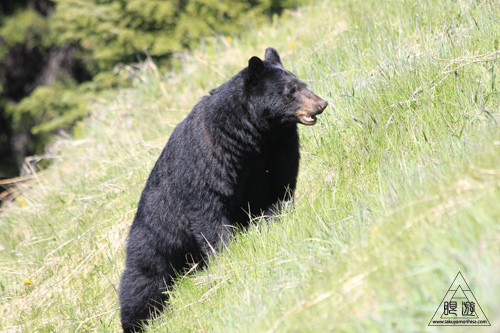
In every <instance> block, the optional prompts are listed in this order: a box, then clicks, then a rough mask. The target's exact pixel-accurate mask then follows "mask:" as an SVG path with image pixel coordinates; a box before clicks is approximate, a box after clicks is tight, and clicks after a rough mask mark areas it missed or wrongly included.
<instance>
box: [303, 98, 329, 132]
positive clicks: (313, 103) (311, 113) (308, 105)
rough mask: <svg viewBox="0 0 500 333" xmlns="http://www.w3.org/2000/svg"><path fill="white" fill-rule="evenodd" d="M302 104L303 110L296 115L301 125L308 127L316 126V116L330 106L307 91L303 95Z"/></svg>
mask: <svg viewBox="0 0 500 333" xmlns="http://www.w3.org/2000/svg"><path fill="white" fill-rule="evenodd" d="M301 102H302V103H301V104H302V108H301V109H300V110H299V111H297V112H296V113H295V115H296V116H297V118H298V120H299V122H300V123H301V124H304V125H308V126H311V125H314V124H316V120H317V119H316V116H317V115H318V114H321V113H322V112H323V111H324V110H325V109H326V107H327V106H328V102H327V101H325V100H324V99H323V98H321V97H319V96H318V95H316V94H315V93H313V92H312V91H310V90H306V91H305V92H304V93H303V94H302V98H301Z"/></svg>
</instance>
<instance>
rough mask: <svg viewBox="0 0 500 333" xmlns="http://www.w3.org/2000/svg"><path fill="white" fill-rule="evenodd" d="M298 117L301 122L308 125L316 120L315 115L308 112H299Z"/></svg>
mask: <svg viewBox="0 0 500 333" xmlns="http://www.w3.org/2000/svg"><path fill="white" fill-rule="evenodd" d="M298 118H299V121H300V123H301V124H304V125H308V126H311V125H314V124H316V120H317V119H316V115H308V114H299V115H298Z"/></svg>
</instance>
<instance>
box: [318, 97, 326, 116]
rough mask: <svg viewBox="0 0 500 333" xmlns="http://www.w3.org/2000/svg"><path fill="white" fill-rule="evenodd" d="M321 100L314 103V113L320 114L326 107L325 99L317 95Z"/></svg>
mask: <svg viewBox="0 0 500 333" xmlns="http://www.w3.org/2000/svg"><path fill="white" fill-rule="evenodd" d="M318 98H319V99H320V100H321V101H320V102H319V103H318V104H317V105H316V114H320V113H321V112H323V111H324V110H325V109H326V107H327V106H328V102H327V101H325V100H324V99H322V98H320V97H318Z"/></svg>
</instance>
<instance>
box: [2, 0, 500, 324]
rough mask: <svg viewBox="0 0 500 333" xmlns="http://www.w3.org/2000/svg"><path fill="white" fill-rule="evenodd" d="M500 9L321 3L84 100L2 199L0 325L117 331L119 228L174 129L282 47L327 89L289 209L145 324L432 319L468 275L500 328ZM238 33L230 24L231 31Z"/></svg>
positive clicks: (428, 2)
mask: <svg viewBox="0 0 500 333" xmlns="http://www.w3.org/2000/svg"><path fill="white" fill-rule="evenodd" d="M499 14H500V6H499V5H498V3H497V2H495V1H461V0H457V1H451V0H450V1H445V0H441V1H439V0H420V1H396V0H388V1H383V2H381V1H374V0H363V1H361V0H359V1H357V0H352V1H347V0H339V1H332V2H320V3H318V4H316V5H314V6H311V7H307V8H303V9H301V10H298V11H296V12H292V13H289V15H288V17H285V18H282V19H277V20H276V21H275V22H274V24H272V25H271V26H266V27H262V28H260V29H255V30H253V31H249V32H246V33H244V34H243V35H242V36H240V37H238V38H233V39H232V41H231V42H228V40H226V39H224V38H220V39H215V40H214V41H209V42H207V43H206V45H205V46H204V47H202V48H200V49H199V50H197V51H196V52H193V54H192V55H191V56H190V57H189V59H187V60H186V61H185V64H184V66H182V67H181V68H179V69H178V70H176V71H173V72H170V73H166V74H161V75H160V74H158V72H157V71H156V69H155V67H154V65H153V64H151V63H148V62H146V63H144V64H142V65H141V66H138V67H136V68H128V70H129V74H130V76H131V77H132V79H133V80H135V88H133V89H129V90H122V91H118V92H116V93H110V95H109V97H108V98H106V99H103V100H95V101H93V102H92V103H91V106H90V109H89V112H90V116H89V118H88V119H86V120H85V122H83V123H82V124H80V125H79V126H78V127H77V129H76V131H75V138H74V139H64V138H61V139H60V140H59V141H58V142H57V143H56V144H55V145H54V147H53V165H52V167H51V168H49V169H48V170H46V171H45V172H43V173H40V174H36V175H34V184H33V185H32V186H31V187H30V188H29V189H28V190H26V191H25V192H24V193H23V194H22V196H19V197H18V198H17V202H16V203H15V204H13V205H11V206H10V207H7V208H6V209H5V210H4V211H3V212H1V216H0V217H1V221H0V230H1V231H0V292H1V296H0V328H1V329H2V330H5V331H26V332H34V331H41V332H45V331H62V332H73V331H109V332H114V331H117V330H118V329H119V312H118V299H117V294H116V290H117V288H118V283H119V276H120V274H121V271H122V269H123V265H124V259H125V256H124V245H125V239H126V235H127V232H128V228H129V227H130V223H131V221H132V219H133V216H134V213H135V209H136V204H137V201H138V199H139V195H140V193H141V191H142V187H143V186H144V183H145V180H146V177H147V176H148V174H149V172H150V170H151V168H152V166H153V164H154V162H155V161H156V159H157V157H158V156H159V153H160V151H161V149H162V148H163V146H164V144H165V142H166V140H167V138H168V135H169V133H170V132H171V130H172V129H173V128H174V127H175V125H176V124H177V123H178V122H179V121H180V120H181V119H182V118H183V117H184V116H185V115H186V114H187V112H189V110H190V109H191V107H192V106H193V105H194V104H195V103H196V101H197V100H198V99H199V98H200V97H201V96H203V95H204V94H207V92H208V90H210V89H212V88H214V87H216V86H218V85H219V84H221V83H223V82H224V81H225V80H227V79H228V78H229V77H231V76H232V75H233V74H234V73H236V72H237V71H238V70H240V69H241V68H242V67H244V66H246V63H247V61H248V58H250V56H252V55H259V56H263V52H264V49H265V47H267V46H274V47H276V48H277V49H278V51H280V52H281V54H282V60H283V63H284V65H285V67H287V68H289V69H291V70H292V71H293V72H295V73H296V74H297V75H298V76H299V77H300V78H302V79H304V80H305V81H307V82H308V84H309V86H310V87H312V89H313V90H314V91H315V92H317V93H318V94H319V95H321V96H322V97H324V98H326V99H328V100H329V102H330V106H329V108H328V109H327V110H326V111H325V113H323V114H322V115H321V116H320V119H319V121H318V124H317V125H315V126H314V127H311V128H305V127H301V133H300V134H301V140H302V148H301V151H302V162H301V170H300V174H299V184H298V189H297V196H296V200H295V205H294V208H293V209H292V210H291V211H287V212H284V213H283V216H281V217H280V218H279V219H275V220H273V221H269V222H264V221H259V222H258V223H256V225H255V226H252V227H251V228H250V229H249V230H248V232H245V233H242V234H241V235H240V236H239V237H238V239H237V240H236V241H235V242H233V243H232V244H230V245H229V246H228V247H227V248H226V249H224V251H223V252H222V253H221V254H220V255H219V256H218V258H217V259H216V260H215V259H214V260H212V262H211V264H210V266H209V267H208V268H207V269H206V270H203V271H200V272H196V273H195V274H191V275H188V276H184V277H181V278H180V279H179V283H178V284H177V287H176V289H175V291H174V292H173V293H172V296H171V306H170V307H169V308H168V309H167V310H166V311H165V314H164V315H163V316H162V317H160V318H158V319H157V320H156V321H154V322H153V323H152V325H151V328H150V329H151V331H155V332H163V331H171V332H180V331H209V332H218V331H252V332H253V331H310V330H317V331H329V330H345V331H366V330H370V331H384V332H385V331H401V330H411V331H420V330H425V329H427V324H428V323H429V321H430V319H431V318H432V316H433V314H434V312H435V311H436V308H437V307H438V306H439V304H440V302H441V300H442V298H443V296H444V294H445V293H446V291H447V289H448V287H449V286H450V284H451V282H452V281H453V279H454V277H455V276H456V274H457V273H458V271H461V272H462V274H463V275H464V277H465V279H466V280H467V282H468V283H469V286H470V287H471V288H472V290H473V292H474V295H475V296H476V299H477V300H478V302H479V303H480V305H481V308H482V309H483V311H484V312H485V314H486V316H487V317H488V319H489V321H490V322H491V323H492V327H488V328H486V330H491V331H498V330H499V329H500V315H499V314H500V301H499V300H498V295H500V282H498V278H497V276H498V275H499V274H500V268H499V267H500V259H499V257H498V253H499V250H500V226H499V223H498V222H499V220H500V209H499V208H498V206H497V203H498V202H499V200H500V131H499V128H498V122H499V121H500V108H499V105H500V104H499V102H500V95H499V90H498V87H499V86H500V82H499V79H498V76H499V74H500V70H499V69H498V62H497V59H498V56H499V53H500V52H499V48H500V46H499V43H500V23H499V22H500V21H499V19H500V18H499ZM233 37H234V36H233Z"/></svg>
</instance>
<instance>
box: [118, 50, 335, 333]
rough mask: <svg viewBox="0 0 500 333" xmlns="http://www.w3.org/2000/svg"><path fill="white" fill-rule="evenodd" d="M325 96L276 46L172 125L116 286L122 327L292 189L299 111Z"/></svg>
mask: <svg viewBox="0 0 500 333" xmlns="http://www.w3.org/2000/svg"><path fill="white" fill-rule="evenodd" d="M308 103H309V104H308ZM326 104H327V103H326V101H323V100H322V99H321V98H319V97H318V96H316V95H314V94H313V93H312V92H311V91H309V90H308V89H307V88H306V86H305V84H304V83H303V82H302V81H300V80H299V79H297V77H295V75H293V74H292V73H290V72H288V71H286V70H284V69H283V65H282V64H281V60H280V57H279V55H278V52H277V51H276V50H274V49H272V48H269V49H267V50H266V58H265V60H264V61H262V60H261V59H259V58H257V57H252V58H251V59H250V60H249V66H248V67H247V68H245V69H243V70H242V71H241V72H239V73H238V74H236V75H235V76H234V77H233V78H232V79H230V80H229V81H228V82H226V83H224V84H223V85H222V86H220V87H219V88H216V89H214V90H212V91H211V92H210V96H205V97H203V98H202V99H201V101H200V102H199V103H198V104H197V105H196V106H195V107H194V108H193V110H192V111H191V113H190V114H189V115H188V116H187V117H186V119H184V121H182V122H181V123H180V124H179V125H178V126H177V128H176V129H175V130H174V132H173V133H172V135H171V137H170V139H169V141H168V143H167V145H166V147H165V149H164V150H163V152H162V153H161V156H160V158H159V159H158V161H157V162H156V165H155V166H154V168H153V170H152V171H151V174H150V176H149V178H148V180H147V183H146V186H145V188H144V191H143V193H142V196H141V199H140V201H139V205H138V208H137V214H136V216H135V219H134V222H133V224H132V227H131V229H130V234H129V238H128V245H127V261H126V269H125V271H124V273H123V277H122V281H121V286H120V304H121V318H122V325H123V329H124V331H126V332H133V331H134V330H137V331H139V330H140V325H141V323H143V322H144V320H147V319H148V318H150V317H151V315H153V314H154V313H155V312H156V311H158V310H161V309H162V306H163V304H164V302H165V301H166V298H167V297H166V295H165V293H163V292H164V291H165V290H166V288H168V287H169V286H171V285H172V282H173V278H174V277H175V276H176V273H177V272H181V271H183V270H185V269H186V268H187V267H189V264H190V263H198V262H199V263H203V262H206V259H207V258H208V256H209V255H210V253H212V251H218V249H219V247H220V245H221V242H226V241H227V240H228V239H229V238H230V237H231V235H232V234H233V233H234V231H235V227H236V226H243V227H245V226H247V225H248V223H249V219H250V218H249V214H250V216H259V215H262V214H265V215H272V214H273V213H274V212H275V207H276V205H278V204H279V203H280V202H281V201H283V200H284V201H288V200H290V199H291V198H292V196H293V191H294V189H295V185H296V178H297V172H298V169H299V139H298V135H297V123H298V122H299V121H300V120H299V118H298V116H297V114H298V113H297V112H299V111H300V110H306V111H307V110H309V114H310V115H314V116H315V115H316V114H318V113H321V112H322V111H323V109H324V108H325V107H326ZM157 309H158V310H157Z"/></svg>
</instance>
